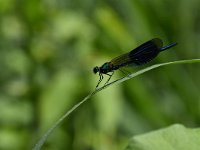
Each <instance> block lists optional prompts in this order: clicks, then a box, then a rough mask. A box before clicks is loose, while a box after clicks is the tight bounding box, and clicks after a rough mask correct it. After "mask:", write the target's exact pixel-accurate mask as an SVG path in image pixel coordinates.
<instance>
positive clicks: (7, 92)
mask: <svg viewBox="0 0 200 150" xmlns="http://www.w3.org/2000/svg"><path fill="white" fill-rule="evenodd" d="M199 6H200V1H199V0H190V1H188V0H178V1H173V0H163V1H160V0H151V1H145V0H123V1H120V0H101V1H100V0H99V1H97V0H0V149H1V150H25V149H31V148H32V147H33V145H34V144H35V142H36V141H37V140H38V139H39V137H41V136H42V135H43V134H44V132H45V131H46V130H47V129H48V128H49V127H50V126H51V125H52V124H53V123H54V122H55V121H56V120H57V119H58V118H59V117H60V116H61V115H62V114H64V113H65V112H66V111H67V110H69V109H70V108H71V107H72V106H73V105H75V104H76V103H77V102H79V101H80V100H82V99H83V98H84V97H85V96H86V95H88V94H89V93H90V92H91V91H93V90H94V88H95V86H96V84H97V82H98V79H99V77H98V75H94V74H93V73H92V69H93V67H94V66H99V65H102V64H103V63H104V62H106V61H109V60H110V59H112V58H113V57H115V56H118V55H120V54H122V53H125V52H128V51H130V50H131V49H133V48H135V47H136V46H138V45H140V44H142V43H143V42H145V41H147V40H150V39H152V38H154V37H159V38H161V39H163V42H164V44H165V45H166V44H168V43H171V42H178V43H179V45H177V46H176V47H174V48H172V49H170V50H168V51H166V52H163V53H162V54H160V55H159V57H157V58H156V59H155V60H154V61H152V62H151V63H149V64H148V65H146V66H149V65H152V64H155V63H161V62H168V61H174V60H181V59H192V58H200V42H199V40H200V13H199V12H200V7H199ZM146 66H145V67H146ZM199 68H200V65H199V64H185V65H174V66H167V67H163V68H159V69H156V70H152V71H150V72H147V73H145V74H143V75H140V76H138V77H136V78H134V79H131V80H128V81H127V82H124V83H122V84H120V85H117V86H116V85H114V86H111V87H109V88H108V89H106V90H104V91H102V92H100V93H98V94H97V95H95V96H94V97H92V99H91V100H89V101H88V102H87V103H85V104H84V105H83V106H81V107H80V108H79V109H78V110H76V111H75V112H74V113H73V114H72V115H71V116H70V117H69V118H68V119H67V120H65V121H64V122H63V123H62V124H61V125H60V126H59V128H57V129H56V130H55V131H54V132H53V133H52V134H51V136H50V137H49V138H48V140H47V141H46V143H45V145H44V147H43V149H44V150H73V149H74V150H120V149H123V148H124V147H125V146H126V145H127V143H128V140H129V138H130V137H132V136H133V135H136V134H142V133H145V132H148V131H151V130H156V129H159V128H162V127H166V126H168V125H171V124H174V123H181V124H183V125H185V126H187V127H197V126H198V125H199V124H200V94H199V92H200V79H199V76H200V69H199ZM138 69H140V67H138V68H132V71H133V72H134V71H136V70H138ZM121 76H123V74H121V73H120V72H118V73H115V75H114V77H113V78H112V80H115V79H118V78H120V77H121Z"/></svg>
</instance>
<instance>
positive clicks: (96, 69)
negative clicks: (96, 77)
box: [93, 66, 99, 74]
mask: <svg viewBox="0 0 200 150" xmlns="http://www.w3.org/2000/svg"><path fill="white" fill-rule="evenodd" d="M93 72H94V73H95V74H96V73H97V72H99V67H97V66H96V67H94V69H93Z"/></svg>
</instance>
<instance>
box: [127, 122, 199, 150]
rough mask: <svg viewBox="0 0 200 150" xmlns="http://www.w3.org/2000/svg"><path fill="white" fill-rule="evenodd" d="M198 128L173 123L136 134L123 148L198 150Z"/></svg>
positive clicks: (137, 149)
mask: <svg viewBox="0 0 200 150" xmlns="http://www.w3.org/2000/svg"><path fill="white" fill-rule="evenodd" d="M199 149H200V128H198V129H190V128H186V127H184V126H183V125H179V124H175V125H172V126H170V127H167V128H164V129H160V130H157V131H153V132H150V133H147V134H143V135H138V136H135V137H133V138H132V139H131V141H130V143H129V144H128V146H127V148H126V149H125V150H199Z"/></svg>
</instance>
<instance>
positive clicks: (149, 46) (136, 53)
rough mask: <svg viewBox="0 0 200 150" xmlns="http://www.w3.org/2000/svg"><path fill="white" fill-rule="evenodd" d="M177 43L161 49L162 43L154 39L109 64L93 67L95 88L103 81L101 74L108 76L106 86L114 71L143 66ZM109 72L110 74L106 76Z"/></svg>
mask: <svg viewBox="0 0 200 150" xmlns="http://www.w3.org/2000/svg"><path fill="white" fill-rule="evenodd" d="M176 44H177V43H172V44H169V45H167V46H164V47H163V42H162V40H161V39H159V38H154V39H152V40H150V41H147V42H145V43H143V44H142V45H140V46H138V47H137V48H135V49H133V50H131V51H130V52H128V53H125V54H122V55H120V56H118V57H116V58H114V59H112V60H111V61H110V62H106V63H104V64H103V65H102V66H101V67H98V66H96V67H94V69H93V72H94V73H95V74H96V73H97V72H99V82H98V84H97V86H96V88H97V87H98V86H99V84H100V82H101V81H102V80H103V74H105V75H108V76H109V79H108V80H107V81H106V83H105V84H107V83H108V82H109V80H110V78H111V77H112V75H113V74H114V70H117V69H120V68H121V67H125V66H129V65H136V66H141V65H144V64H146V63H148V62H150V61H151V60H153V59H154V58H155V57H156V56H157V55H158V54H159V53H160V52H162V51H164V50H166V49H169V48H171V47H173V46H175V45H176ZM109 72H111V74H108V73H109Z"/></svg>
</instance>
